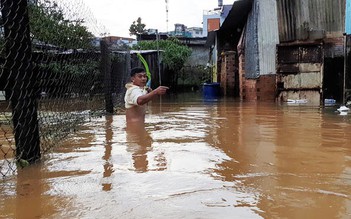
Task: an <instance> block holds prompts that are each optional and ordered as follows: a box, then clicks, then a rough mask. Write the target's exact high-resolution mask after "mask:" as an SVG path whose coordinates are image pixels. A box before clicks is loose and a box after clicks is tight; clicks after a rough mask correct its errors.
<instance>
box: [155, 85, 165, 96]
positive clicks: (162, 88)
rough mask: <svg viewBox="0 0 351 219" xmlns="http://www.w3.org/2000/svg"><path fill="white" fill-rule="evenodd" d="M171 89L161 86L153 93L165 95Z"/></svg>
mask: <svg viewBox="0 0 351 219" xmlns="http://www.w3.org/2000/svg"><path fill="white" fill-rule="evenodd" d="M168 89H169V88H168V87H166V86H159V87H158V88H156V89H155V90H153V92H155V93H156V94H158V95H163V94H165V93H166V92H167V90H168Z"/></svg>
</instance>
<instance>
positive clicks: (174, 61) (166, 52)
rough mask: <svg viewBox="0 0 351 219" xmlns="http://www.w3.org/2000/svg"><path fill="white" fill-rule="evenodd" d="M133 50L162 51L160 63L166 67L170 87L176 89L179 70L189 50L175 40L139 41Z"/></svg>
mask: <svg viewBox="0 0 351 219" xmlns="http://www.w3.org/2000/svg"><path fill="white" fill-rule="evenodd" d="M133 49H136V50H137V49H141V50H157V49H159V50H162V53H161V54H162V62H163V64H164V65H165V66H166V69H167V72H168V74H169V75H168V76H169V78H170V79H171V82H170V83H171V86H173V87H177V81H178V76H179V72H180V70H181V69H182V68H183V67H184V64H185V62H186V61H187V59H188V58H189V57H190V55H191V49H190V48H189V47H187V46H184V45H182V44H181V42H180V41H179V40H178V39H177V38H175V37H172V38H169V39H167V40H158V41H140V42H139V43H138V44H137V45H135V46H134V47H133Z"/></svg>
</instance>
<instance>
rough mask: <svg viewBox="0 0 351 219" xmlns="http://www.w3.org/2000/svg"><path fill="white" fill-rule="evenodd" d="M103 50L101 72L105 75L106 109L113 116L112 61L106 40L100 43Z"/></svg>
mask: <svg viewBox="0 0 351 219" xmlns="http://www.w3.org/2000/svg"><path fill="white" fill-rule="evenodd" d="M100 48H101V71H102V73H103V74H104V92H105V108H106V113H107V114H113V101H112V89H111V60H110V51H109V49H108V45H107V43H106V42H105V41H104V40H101V41H100Z"/></svg>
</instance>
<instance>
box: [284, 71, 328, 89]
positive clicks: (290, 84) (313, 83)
mask: <svg viewBox="0 0 351 219" xmlns="http://www.w3.org/2000/svg"><path fill="white" fill-rule="evenodd" d="M278 81H279V82H283V84H284V86H283V89H316V88H322V77H321V74H320V73H319V72H314V73H312V72H309V73H301V74H296V75H293V74H289V75H283V76H281V77H279V79H278Z"/></svg>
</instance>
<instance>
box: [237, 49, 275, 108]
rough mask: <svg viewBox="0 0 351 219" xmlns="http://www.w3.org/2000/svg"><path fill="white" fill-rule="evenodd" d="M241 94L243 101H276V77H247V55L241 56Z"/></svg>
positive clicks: (272, 75)
mask: <svg viewBox="0 0 351 219" xmlns="http://www.w3.org/2000/svg"><path fill="white" fill-rule="evenodd" d="M238 60H239V94H240V99H241V100H243V101H269V102H274V101H275V99H276V91H277V89H276V75H275V74H271V75H262V76H260V77H259V78H258V79H249V78H246V76H245V55H244V54H240V56H239V59H238Z"/></svg>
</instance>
